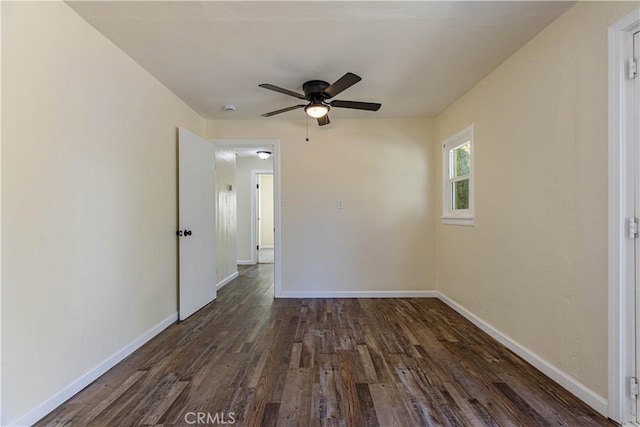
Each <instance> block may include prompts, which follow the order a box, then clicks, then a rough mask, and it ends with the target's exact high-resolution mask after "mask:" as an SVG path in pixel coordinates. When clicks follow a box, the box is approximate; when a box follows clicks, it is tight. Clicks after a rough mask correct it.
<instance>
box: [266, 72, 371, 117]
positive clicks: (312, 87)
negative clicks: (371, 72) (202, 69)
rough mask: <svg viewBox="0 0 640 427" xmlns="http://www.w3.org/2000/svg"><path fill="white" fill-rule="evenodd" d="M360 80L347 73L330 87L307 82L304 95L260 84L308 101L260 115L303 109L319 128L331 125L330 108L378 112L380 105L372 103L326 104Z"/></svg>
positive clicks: (337, 101) (321, 83) (335, 101)
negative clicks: (315, 120) (316, 121)
mask: <svg viewBox="0 0 640 427" xmlns="http://www.w3.org/2000/svg"><path fill="white" fill-rule="evenodd" d="M360 80H362V78H361V77H360V76H357V75H355V74H353V73H347V74H345V75H344V76H342V77H340V78H339V79H338V80H337V81H336V82H335V83H334V84H332V85H330V84H329V83H327V82H325V81H322V80H309V81H308V82H305V83H304V84H303V85H302V90H303V91H304V95H302V94H301V93H298V92H294V91H291V90H288V89H283V88H281V87H278V86H274V85H272V84H269V83H262V84H259V85H258V86H260V87H262V88H265V89H269V90H273V91H276V92H280V93H284V94H285V95H289V96H293V97H296V98H298V99H304V100H306V101H309V103H308V104H306V105H305V104H299V105H294V106H292V107H287V108H283V109H281V110H276V111H271V112H269V113H264V114H261V116H262V117H271V116H275V115H276V114H280V113H285V112H287V111H291V110H297V109H298V108H304V111H305V113H307V114H308V115H309V116H311V117H313V118H314V119H317V120H318V124H319V125H320V126H324V125H328V124H329V123H331V122H330V121H329V114H328V113H329V109H331V107H336V108H351V109H354V110H368V111H378V110H379V109H380V106H381V104H377V103H373V102H359V101H340V100H334V101H331V102H328V101H327V100H328V99H331V98H333V97H334V96H336V95H338V94H339V93H341V92H342V91H343V90H345V89H349V88H350V87H351V86H353V85H354V84H356V83H358V82H359V81H360Z"/></svg>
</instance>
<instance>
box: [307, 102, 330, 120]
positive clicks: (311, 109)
mask: <svg viewBox="0 0 640 427" xmlns="http://www.w3.org/2000/svg"><path fill="white" fill-rule="evenodd" d="M304 112H305V113H307V114H308V115H309V117H313V118H314V119H319V118H320V117H322V116H326V115H327V113H328V112H329V106H328V105H324V104H309V105H307V106H306V107H304Z"/></svg>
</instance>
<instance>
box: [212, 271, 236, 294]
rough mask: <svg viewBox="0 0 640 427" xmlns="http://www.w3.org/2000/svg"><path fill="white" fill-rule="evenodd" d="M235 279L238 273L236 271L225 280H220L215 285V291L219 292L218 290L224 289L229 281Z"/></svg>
mask: <svg viewBox="0 0 640 427" xmlns="http://www.w3.org/2000/svg"><path fill="white" fill-rule="evenodd" d="M236 277H238V272H237V271H236V272H235V273H231V274H230V275H229V277H227V278H225V279H222V280H221V281H220V283H218V284H217V285H216V289H217V290H220V289H222V288H224V287H225V286H226V285H227V284H228V283H229V282H230V281H232V280H233V279H235V278H236Z"/></svg>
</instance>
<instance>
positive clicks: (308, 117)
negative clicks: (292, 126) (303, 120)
mask: <svg viewBox="0 0 640 427" xmlns="http://www.w3.org/2000/svg"><path fill="white" fill-rule="evenodd" d="M305 116H307V142H309V116H308V115H306V114H305Z"/></svg>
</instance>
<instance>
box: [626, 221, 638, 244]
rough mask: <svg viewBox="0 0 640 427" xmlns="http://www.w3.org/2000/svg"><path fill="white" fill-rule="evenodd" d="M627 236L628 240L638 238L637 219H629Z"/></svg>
mask: <svg viewBox="0 0 640 427" xmlns="http://www.w3.org/2000/svg"><path fill="white" fill-rule="evenodd" d="M627 227H628V236H629V238H630V239H637V238H638V218H629V224H628V226H627Z"/></svg>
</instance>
